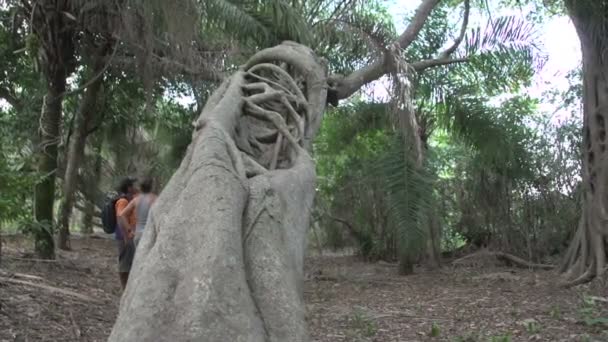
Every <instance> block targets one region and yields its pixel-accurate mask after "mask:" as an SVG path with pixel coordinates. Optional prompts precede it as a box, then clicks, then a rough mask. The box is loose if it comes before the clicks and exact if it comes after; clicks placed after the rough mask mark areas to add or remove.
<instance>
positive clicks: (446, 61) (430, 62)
mask: <svg viewBox="0 0 608 342" xmlns="http://www.w3.org/2000/svg"><path fill="white" fill-rule="evenodd" d="M469 60H470V59H469V58H442V59H438V58H434V59H425V60H424V61H419V62H414V63H412V64H411V66H412V68H414V70H416V71H418V72H419V71H423V70H425V69H428V68H433V67H437V66H442V65H450V64H458V63H466V62H468V61H469Z"/></svg>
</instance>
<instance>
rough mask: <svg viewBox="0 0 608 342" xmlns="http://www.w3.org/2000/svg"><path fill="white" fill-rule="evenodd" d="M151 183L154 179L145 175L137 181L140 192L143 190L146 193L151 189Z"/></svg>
mask: <svg viewBox="0 0 608 342" xmlns="http://www.w3.org/2000/svg"><path fill="white" fill-rule="evenodd" d="M153 184H154V180H152V178H150V177H146V178H144V179H143V180H142V181H141V182H140V183H139V188H140V190H141V192H143V193H144V194H147V193H150V192H151V191H152V186H153Z"/></svg>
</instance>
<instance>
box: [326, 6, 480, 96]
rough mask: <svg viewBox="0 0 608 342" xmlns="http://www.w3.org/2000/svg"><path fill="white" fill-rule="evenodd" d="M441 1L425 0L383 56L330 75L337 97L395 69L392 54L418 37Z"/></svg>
mask: <svg viewBox="0 0 608 342" xmlns="http://www.w3.org/2000/svg"><path fill="white" fill-rule="evenodd" d="M439 1H440V0H423V1H422V3H421V4H420V6H418V9H417V10H416V13H415V14H414V18H412V21H411V22H410V24H409V25H408V27H407V28H406V29H405V31H404V32H403V33H402V34H401V35H400V36H399V38H398V39H397V40H396V41H395V42H394V43H393V44H392V45H391V47H389V48H388V49H387V51H386V52H385V53H384V55H383V56H382V57H381V58H379V59H377V60H375V61H373V62H372V63H370V64H368V65H366V66H365V67H363V68H361V69H359V70H356V71H354V72H353V73H351V74H350V75H348V76H346V77H340V76H332V77H330V80H329V81H330V87H331V89H330V91H331V92H334V93H335V97H337V98H338V99H345V98H347V97H349V96H351V95H352V94H354V93H355V92H356V91H357V90H359V89H360V88H361V87H363V86H364V85H366V84H368V83H370V82H372V81H375V80H377V79H379V78H380V77H382V76H383V75H385V74H387V73H389V72H392V71H394V69H395V65H394V63H393V58H391V57H392V56H391V54H392V53H395V52H398V51H401V50H403V49H406V48H408V47H409V46H410V45H411V44H412V43H413V42H414V40H415V39H416V37H418V34H419V33H420V30H422V28H423V27H424V23H425V22H426V21H427V19H428V17H429V16H430V15H431V12H432V11H433V9H434V8H435V7H436V6H437V4H438V3H439ZM467 3H468V2H467Z"/></svg>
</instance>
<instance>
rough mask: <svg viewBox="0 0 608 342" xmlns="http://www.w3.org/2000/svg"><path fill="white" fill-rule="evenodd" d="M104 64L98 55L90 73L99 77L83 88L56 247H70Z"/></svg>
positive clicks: (68, 155) (64, 187)
mask: <svg viewBox="0 0 608 342" xmlns="http://www.w3.org/2000/svg"><path fill="white" fill-rule="evenodd" d="M103 68H104V65H103V64H102V63H101V58H99V59H98V61H97V62H96V63H95V66H94V67H93V68H92V69H93V70H92V73H91V75H92V77H96V78H95V79H94V80H93V82H91V84H90V85H89V86H88V87H87V88H86V90H85V92H84V95H83V97H82V100H81V103H80V107H79V109H78V113H77V114H76V122H75V127H74V132H73V136H72V138H71V139H70V146H69V150H68V153H67V162H66V170H65V176H64V179H63V199H62V201H61V205H60V208H61V209H60V213H59V234H58V236H57V247H58V248H60V249H64V250H66V249H69V243H68V239H69V234H70V216H71V215H72V209H73V207H74V199H75V195H76V188H77V178H78V169H79V168H80V164H81V160H82V158H83V156H84V148H85V146H86V141H87V136H88V131H89V128H90V123H91V121H92V120H93V118H94V117H95V115H96V114H97V112H98V108H97V98H98V95H99V91H100V89H101V87H102V85H103V77H98V73H99V72H101V71H102V70H103Z"/></svg>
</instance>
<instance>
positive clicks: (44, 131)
mask: <svg viewBox="0 0 608 342" xmlns="http://www.w3.org/2000/svg"><path fill="white" fill-rule="evenodd" d="M65 84H66V77H65V74H64V73H61V72H58V73H57V74H56V75H54V77H53V79H52V81H51V82H49V85H48V89H47V93H46V95H45V96H44V103H43V105H42V114H41V116H40V128H39V140H38V141H39V151H38V160H37V164H38V165H37V166H38V167H37V170H38V172H39V173H40V175H41V176H42V179H41V180H40V181H39V182H38V183H37V184H36V186H35V189H34V218H35V220H36V222H37V223H38V224H39V225H40V226H39V227H36V229H35V233H34V247H35V250H36V253H37V254H38V256H39V257H40V258H43V259H52V258H54V256H55V247H54V243H53V218H54V215H53V206H54V204H55V178H56V174H57V146H58V145H59V140H60V130H61V110H62V97H61V94H62V93H63V92H64V91H65Z"/></svg>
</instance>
